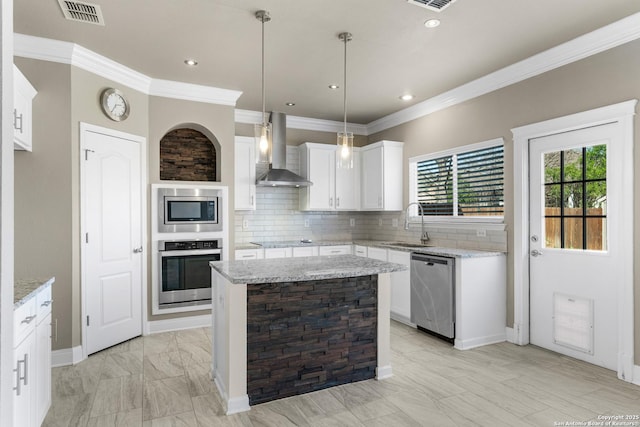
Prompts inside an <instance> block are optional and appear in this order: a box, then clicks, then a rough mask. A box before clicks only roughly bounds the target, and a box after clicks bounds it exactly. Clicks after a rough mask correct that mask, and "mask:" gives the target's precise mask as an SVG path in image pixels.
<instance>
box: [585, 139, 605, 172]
mask: <svg viewBox="0 0 640 427" xmlns="http://www.w3.org/2000/svg"><path fill="white" fill-rule="evenodd" d="M586 153H587V154H586V158H587V159H586V160H587V170H586V174H585V175H586V178H587V179H606V178H607V146H606V145H604V144H603V145H594V146H592V147H586Z"/></svg>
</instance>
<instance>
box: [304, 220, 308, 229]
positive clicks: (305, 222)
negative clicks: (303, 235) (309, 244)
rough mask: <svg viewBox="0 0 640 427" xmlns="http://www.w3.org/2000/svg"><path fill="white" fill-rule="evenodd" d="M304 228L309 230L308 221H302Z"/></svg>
mask: <svg viewBox="0 0 640 427" xmlns="http://www.w3.org/2000/svg"><path fill="white" fill-rule="evenodd" d="M304 226H305V228H309V220H308V219H305V220H304Z"/></svg>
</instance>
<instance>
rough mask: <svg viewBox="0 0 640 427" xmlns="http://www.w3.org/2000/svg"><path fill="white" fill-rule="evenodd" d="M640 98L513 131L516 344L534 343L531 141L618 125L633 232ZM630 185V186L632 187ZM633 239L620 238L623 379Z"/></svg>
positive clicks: (629, 366) (625, 208)
mask: <svg viewBox="0 0 640 427" xmlns="http://www.w3.org/2000/svg"><path fill="white" fill-rule="evenodd" d="M637 102H638V100H636V99H634V100H630V101H626V102H621V103H619V104H614V105H610V106H607V107H602V108H597V109H595V110H589V111H585V112H582V113H576V114H572V115H569V116H565V117H560V118H556V119H551V120H547V121H544V122H540V123H534V124H531V125H527V126H522V127H518V128H514V129H511V132H512V133H513V182H514V188H513V194H514V201H513V205H514V214H513V215H514V225H513V233H514V236H513V240H514V245H513V262H514V266H513V294H514V295H513V300H514V316H513V317H514V319H513V335H514V341H515V343H516V344H519V345H525V344H529V140H531V139H533V138H539V137H544V136H549V135H553V134H558V133H562V132H568V131H573V130H578V129H582V128H586V127H591V126H597V125H602V124H607V123H614V124H617V125H618V130H617V131H618V132H619V135H620V137H621V143H622V144H623V151H624V153H625V155H624V161H623V163H622V164H621V165H616V167H620V168H622V173H623V177H624V181H625V183H626V184H625V186H624V188H623V189H622V192H621V197H622V206H621V209H622V212H621V218H622V225H621V228H622V229H623V230H625V233H626V234H627V235H629V236H633V175H634V171H633V162H634V157H633V155H632V153H633V116H634V115H635V107H636V104H637ZM627 184H628V185H627ZM633 243H634V242H633V238H630V239H621V251H622V254H623V255H622V256H623V259H622V262H621V264H622V266H623V268H622V271H621V272H620V277H621V278H622V285H621V286H622V289H619V290H618V291H619V292H618V307H620V310H619V312H618V378H620V379H622V380H625V381H628V382H632V381H633V368H634V365H633V362H634V354H633V348H634V332H633V324H634V304H633V246H634V245H633Z"/></svg>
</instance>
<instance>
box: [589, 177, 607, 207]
mask: <svg viewBox="0 0 640 427" xmlns="http://www.w3.org/2000/svg"><path fill="white" fill-rule="evenodd" d="M586 202H587V215H606V214H607V182H606V181H594V182H587V197H586Z"/></svg>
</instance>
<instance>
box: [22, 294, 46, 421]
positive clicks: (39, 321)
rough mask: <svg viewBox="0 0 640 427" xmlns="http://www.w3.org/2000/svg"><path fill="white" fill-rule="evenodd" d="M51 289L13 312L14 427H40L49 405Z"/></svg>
mask: <svg viewBox="0 0 640 427" xmlns="http://www.w3.org/2000/svg"><path fill="white" fill-rule="evenodd" d="M51 302H52V300H51V286H47V287H46V288H44V289H42V290H40V292H39V293H38V294H37V295H36V296H35V298H31V299H30V300H29V301H27V302H25V304H23V305H22V306H20V307H18V308H17V309H15V310H14V325H15V326H14V330H17V331H18V333H17V334H16V335H15V336H14V350H13V360H14V374H15V377H14V379H13V390H14V393H15V394H14V408H13V421H14V425H15V426H21V427H22V426H24V427H32V426H39V425H41V424H42V421H43V420H44V417H45V416H46V415H47V412H48V411H49V407H50V406H51Z"/></svg>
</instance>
